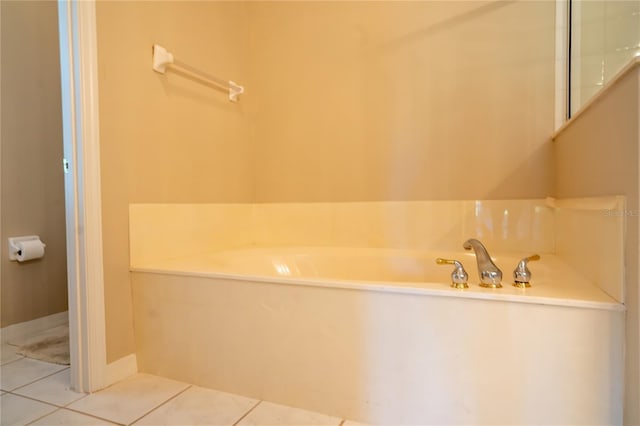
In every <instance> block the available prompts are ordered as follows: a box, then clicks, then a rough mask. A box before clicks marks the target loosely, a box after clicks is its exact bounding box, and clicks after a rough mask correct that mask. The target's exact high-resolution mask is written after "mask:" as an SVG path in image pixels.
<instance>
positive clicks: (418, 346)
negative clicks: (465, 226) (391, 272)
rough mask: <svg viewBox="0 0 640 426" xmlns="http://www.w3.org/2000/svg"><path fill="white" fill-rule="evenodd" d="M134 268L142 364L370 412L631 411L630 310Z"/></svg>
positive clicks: (472, 418)
mask: <svg viewBox="0 0 640 426" xmlns="http://www.w3.org/2000/svg"><path fill="white" fill-rule="evenodd" d="M132 279H133V300H134V308H135V309H134V313H135V324H136V342H137V345H138V346H137V353H138V360H139V368H140V370H141V371H143V372H148V373H152V374H157V375H160V376H163V377H168V378H172V379H176V380H183V381H185V382H188V383H193V384H196V385H201V386H204V387H211V388H214V389H218V390H223V391H226V392H234V393H238V394H241V395H244V396H248V397H253V398H259V399H266V400H268V401H273V402H277V403H282V404H287V405H291V406H295V407H299V408H303V409H308V410H314V411H318V412H322V413H325V414H328V415H333V416H337V417H347V418H352V419H355V420H358V421H364V422H370V423H372V424H398V425H416V424H554V423H558V424H591V423H595V424H621V423H622V389H623V386H622V383H623V363H624V362H623V350H622V348H623V340H624V332H623V329H624V325H623V324H624V313H623V312H622V311H612V310H601V309H585V308H572V307H566V306H564V307H559V306H549V305H542V304H519V303H514V302H503V301H487V300H473V299H462V298H448V297H430V296H420V295H415V294H413V295H411V294H403V293H399V292H396V293H394V292H379V291H367V290H364V289H363V290H357V289H338V288H328V287H320V286H297V285H290V284H289V285H283V284H277V283H264V282H256V281H253V280H251V279H247V280H246V281H238V280H230V279H224V278H219V279H211V278H200V277H193V276H177V275H165V274H153V273H133V274H132ZM443 287H444V288H446V289H448V287H447V285H446V284H443ZM448 290H449V291H452V292H455V291H456V290H453V289H448ZM239 312H241V314H239ZM186 330H188V332H186ZM166 342H172V344H171V345H167V343H166ZM603 342H606V344H604V343H603ZM256 353H259V354H260V356H258V357H256V356H255V354H256ZM212 360H215V361H212ZM542 366H544V367H542ZM497 395H499V400H500V401H501V402H500V403H497V402H496V396H497ZM540 407H544V409H543V410H541V409H540Z"/></svg>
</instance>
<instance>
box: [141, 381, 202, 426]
mask: <svg viewBox="0 0 640 426" xmlns="http://www.w3.org/2000/svg"><path fill="white" fill-rule="evenodd" d="M192 387H193V385H189V386H187V387H186V388H184V389H183V390H181V391H180V392H178V393H177V394H175V395H173V396H172V397H171V398H169V399H167V400H165V401H163V402H161V403H160V404H159V405H157V406H155V407H153V408H152V409H151V410H149V411H147V412H146V413H144V414H143V415H142V416H140V417H138V418H137V419H135V420H134V421H132V422H131V423H129V424H130V425H133V424H135V423H136V422H139V421H140V420H142V418H143V417H146V416H148V415H149V414H151V413H152V412H154V411H155V410H157V409H158V408H160V407H162V406H163V405H165V404H167V403H168V402H169V401H173V400H174V399H176V398H177V397H179V396H180V395H182V394H183V393H185V392H186V391H188V390H189V389H191V388H192Z"/></svg>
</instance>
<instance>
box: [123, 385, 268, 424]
mask: <svg viewBox="0 0 640 426" xmlns="http://www.w3.org/2000/svg"><path fill="white" fill-rule="evenodd" d="M257 403H258V400H256V399H250V398H245V397H243V396H238V395H232V394H229V393H224V392H219V391H215V390H210V389H204V388H200V387H197V386H194V387H191V388H189V389H187V390H186V391H185V392H183V393H181V394H180V395H178V396H177V397H175V398H174V399H172V400H171V401H169V402H167V403H166V404H165V405H163V406H162V407H160V408H158V409H157V410H154V411H153V412H151V413H150V414H149V415H147V416H145V417H144V418H142V419H141V420H140V421H138V422H136V423H135V424H136V426H138V425H148V426H160V425H166V426H170V425H180V426H191V425H229V426H231V425H233V424H234V423H235V422H236V421H238V420H239V419H240V418H241V417H242V416H243V415H244V414H246V413H247V411H249V410H250V409H251V408H252V407H253V406H255V405H256V404H257Z"/></svg>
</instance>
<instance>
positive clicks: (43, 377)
mask: <svg viewBox="0 0 640 426" xmlns="http://www.w3.org/2000/svg"><path fill="white" fill-rule="evenodd" d="M40 362H42V361H40ZM67 368H69V367H67ZM64 370H66V369H65V368H63V369H62V370H58V371H55V372H53V373H51V374H47V375H46V376H42V377H39V378H37V379H35V380H33V381H31V382H29V383H25V384H24V385H20V386H18V387H16V388H13V389H11V390H7V389H2V390H3V391H5V392H9V393H11V392H13V391H16V390H18V389H22V388H23V387H25V386H29V385H32V384H34V383H35V382H39V381H40V380H43V379H46V378H48V377H51V376H53V375H54V374H58V373H60V372H62V371H64Z"/></svg>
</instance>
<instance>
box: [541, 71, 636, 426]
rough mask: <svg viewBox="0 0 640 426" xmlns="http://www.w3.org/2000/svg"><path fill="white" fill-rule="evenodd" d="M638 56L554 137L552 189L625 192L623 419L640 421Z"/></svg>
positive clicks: (570, 193)
mask: <svg viewBox="0 0 640 426" xmlns="http://www.w3.org/2000/svg"><path fill="white" fill-rule="evenodd" d="M639 99H640V61H638V60H636V62H635V64H634V65H633V66H631V67H629V69H628V71H627V72H626V73H625V75H624V76H623V77H622V78H621V79H620V80H617V81H616V82H615V83H613V84H612V85H611V87H609V88H607V89H605V91H604V92H602V93H601V94H600V95H598V97H597V98H596V100H595V101H594V102H593V103H592V104H590V105H589V106H588V108H587V109H586V110H584V112H583V113H582V114H580V115H579V116H577V117H575V119H574V120H572V121H571V122H570V123H569V124H568V125H567V127H566V128H564V129H563V130H562V131H561V132H560V133H559V134H558V135H557V136H556V138H555V143H554V148H555V153H556V175H557V182H556V188H555V195H556V196H557V197H560V198H564V197H590V196H600V195H614V194H615V195H625V196H626V197H627V206H626V209H624V210H621V211H616V212H615V214H616V215H623V216H625V217H626V219H627V223H626V227H627V233H626V237H627V239H626V245H625V265H626V271H625V273H626V278H625V287H626V306H627V324H626V327H627V328H626V333H627V339H626V355H625V359H626V365H625V368H626V371H625V380H626V389H625V398H626V400H625V410H626V412H625V420H624V424H639V423H640V365H639V363H638V360H639V359H640V342H639V341H638V338H639V331H638V328H639V316H638V315H639V314H638V310H639V304H640V300H639V297H640V296H639V291H638V290H639V283H638V279H639V277H638V255H639V251H638V244H639V241H638V231H639V227H638V217H639V216H640V210H639V209H640V206H639V204H638V191H639V187H638V178H639V173H638V144H639V143H640V127H639V124H638V123H639V122H640V105H639ZM602 214H603V215H605V214H607V212H606V211H603V212H602Z"/></svg>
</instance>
